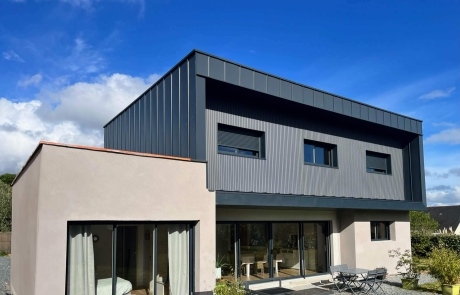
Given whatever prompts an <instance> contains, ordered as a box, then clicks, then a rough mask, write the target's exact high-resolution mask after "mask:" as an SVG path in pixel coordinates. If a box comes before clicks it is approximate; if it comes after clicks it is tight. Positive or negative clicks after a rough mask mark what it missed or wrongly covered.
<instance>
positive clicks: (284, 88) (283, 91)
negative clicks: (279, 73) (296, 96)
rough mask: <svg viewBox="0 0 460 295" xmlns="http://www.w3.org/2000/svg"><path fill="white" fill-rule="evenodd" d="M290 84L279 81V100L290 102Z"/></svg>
mask: <svg viewBox="0 0 460 295" xmlns="http://www.w3.org/2000/svg"><path fill="white" fill-rule="evenodd" d="M291 85H292V84H291V83H289V82H286V81H283V80H281V82H280V96H281V98H284V99H288V100H292V86H291Z"/></svg>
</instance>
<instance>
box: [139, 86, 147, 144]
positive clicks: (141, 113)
mask: <svg viewBox="0 0 460 295" xmlns="http://www.w3.org/2000/svg"><path fill="white" fill-rule="evenodd" d="M139 119H140V122H139V123H140V124H139V140H140V142H141V146H140V149H139V151H140V152H141V153H145V152H146V150H145V138H146V136H145V94H144V97H142V98H141V99H140V100H139Z"/></svg>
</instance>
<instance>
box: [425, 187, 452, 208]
mask: <svg viewBox="0 0 460 295" xmlns="http://www.w3.org/2000/svg"><path fill="white" fill-rule="evenodd" d="M426 198H427V202H428V205H429V206H445V205H456V204H460V186H454V187H451V186H446V185H438V186H435V187H432V188H430V189H427V192H426Z"/></svg>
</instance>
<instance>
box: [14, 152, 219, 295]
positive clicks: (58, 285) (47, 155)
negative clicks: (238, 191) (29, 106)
mask: <svg viewBox="0 0 460 295" xmlns="http://www.w3.org/2000/svg"><path fill="white" fill-rule="evenodd" d="M41 158H42V165H41V177H40V196H39V204H38V206H39V217H38V225H37V227H36V229H35V231H36V232H38V233H39V235H38V236H37V247H36V248H37V252H36V266H35V268H34V269H33V272H34V273H35V280H36V281H37V282H42V283H41V284H36V285H35V290H34V291H32V292H27V293H23V292H18V293H17V294H18V295H22V294H64V292H65V280H66V278H65V273H66V250H67V249H66V247H67V222H68V221H78V220H93V221H97V220H114V221H198V224H197V227H196V236H195V266H196V268H195V290H196V291H198V292H199V291H210V290H212V289H213V287H214V284H215V266H214V263H215V193H211V192H209V191H208V190H207V189H206V164H204V163H194V162H185V161H177V160H167V159H159V158H149V157H138V156H131V155H123V154H113V153H106V152H96V151H89V150H83V149H73V148H63V147H56V146H50V145H44V146H43V149H42V152H41ZM26 174H29V171H26V173H25V174H24V175H26ZM43 270H46V271H43ZM14 282H16V284H17V285H18V286H19V283H18V282H19V281H14ZM21 283H23V282H22V281H21ZM16 284H15V286H16Z"/></svg>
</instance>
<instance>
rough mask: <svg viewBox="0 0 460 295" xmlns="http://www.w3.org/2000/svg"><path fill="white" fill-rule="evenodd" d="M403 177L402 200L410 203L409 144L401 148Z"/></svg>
mask: <svg viewBox="0 0 460 295" xmlns="http://www.w3.org/2000/svg"><path fill="white" fill-rule="evenodd" d="M402 154H403V170H404V171H403V176H404V198H405V200H406V201H409V202H410V201H412V180H411V172H410V161H411V159H410V151H409V144H408V145H406V146H405V147H403V149H402Z"/></svg>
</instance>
